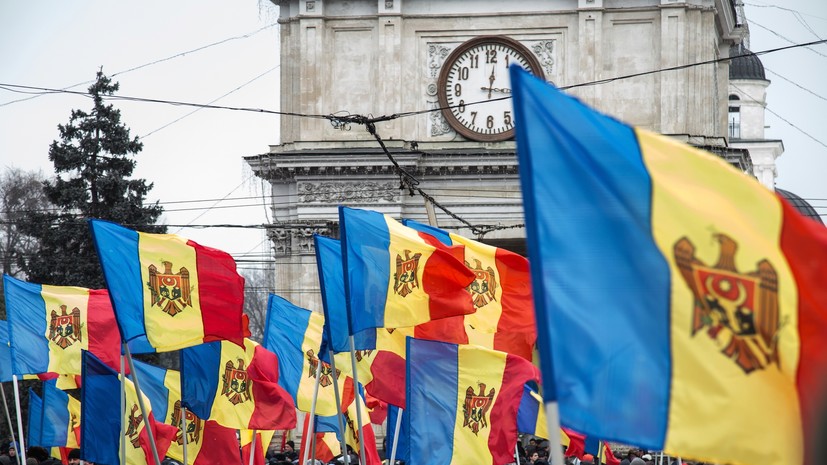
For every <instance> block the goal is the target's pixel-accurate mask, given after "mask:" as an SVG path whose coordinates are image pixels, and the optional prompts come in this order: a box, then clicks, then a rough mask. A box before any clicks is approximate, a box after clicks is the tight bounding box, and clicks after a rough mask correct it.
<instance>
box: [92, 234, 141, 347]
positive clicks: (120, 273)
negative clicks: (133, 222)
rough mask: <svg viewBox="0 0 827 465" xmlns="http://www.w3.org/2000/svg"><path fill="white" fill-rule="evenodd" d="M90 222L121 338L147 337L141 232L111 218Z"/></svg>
mask: <svg viewBox="0 0 827 465" xmlns="http://www.w3.org/2000/svg"><path fill="white" fill-rule="evenodd" d="M89 224H90V226H91V229H92V237H93V239H94V243H95V248H96V249H97V252H98V259H99V260H100V263H101V267H102V268H103V277H104V279H105V281H106V287H107V289H109V297H110V299H111V300H112V307H113V308H114V310H115V316H116V317H117V320H118V327H119V328H120V330H121V338H122V340H124V341H127V342H129V341H131V340H133V339H135V338H139V337H144V338H145V337H146V327H145V325H144V294H143V289H144V283H143V280H142V278H141V262H140V258H139V254H138V233H137V232H136V231H133V230H131V229H128V228H124V227H123V226H120V225H117V224H115V223H110V222H108V221H101V220H89ZM131 348H132V346H130V349H131ZM135 348H139V346H135Z"/></svg>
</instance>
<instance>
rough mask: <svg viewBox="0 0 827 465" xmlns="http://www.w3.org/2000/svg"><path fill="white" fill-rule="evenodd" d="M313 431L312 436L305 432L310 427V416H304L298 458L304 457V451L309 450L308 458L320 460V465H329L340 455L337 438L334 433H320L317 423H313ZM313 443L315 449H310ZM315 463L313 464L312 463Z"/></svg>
mask: <svg viewBox="0 0 827 465" xmlns="http://www.w3.org/2000/svg"><path fill="white" fill-rule="evenodd" d="M313 425H314V428H313V429H314V430H315V432H313V433H312V434H311V433H309V432H308V431H307V429H308V426H310V415H305V416H304V426H303V427H302V443H301V448H300V450H299V457H302V458H303V457H304V456H305V450H306V449H307V448H311V450H310V452H309V453H308V457H310V458H311V459H313V458H315V459H316V460H320V461H321V462H322V463H330V461H331V460H333V459H334V458H336V456H338V455H339V454H341V453H342V445H341V442H339V438H338V437H337V434H336V433H335V432H334V431H328V432H320V430H319V428H318V427H317V425H318V424H317V423H314V424H313ZM314 443H315V449H312V447H313V445H314ZM314 463H315V462H314Z"/></svg>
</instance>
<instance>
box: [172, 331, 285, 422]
mask: <svg viewBox="0 0 827 465" xmlns="http://www.w3.org/2000/svg"><path fill="white" fill-rule="evenodd" d="M278 365H279V363H278V359H277V358H276V355H275V354H273V353H272V352H270V351H269V350H267V349H265V348H264V347H262V346H260V345H259V344H257V343H255V342H253V341H251V340H249V339H247V340H245V341H244V348H242V347H239V346H238V345H236V344H233V343H231V342H229V341H215V342H210V343H207V344H201V345H198V346H194V347H188V348H186V349H183V350H182V351H181V377H182V379H183V389H182V393H181V394H182V403H183V405H184V406H186V407H187V408H188V409H191V410H192V412H193V413H194V414H195V415H196V416H198V417H199V418H209V419H211V420H215V421H216V422H218V423H219V424H221V425H223V426H226V427H228V428H236V429H257V430H278V429H292V428H294V427H295V426H296V410H295V404H294V403H293V399H292V397H290V394H289V393H288V392H287V391H285V390H284V388H282V387H281V386H279V384H278V379H279V376H278V370H279V367H278Z"/></svg>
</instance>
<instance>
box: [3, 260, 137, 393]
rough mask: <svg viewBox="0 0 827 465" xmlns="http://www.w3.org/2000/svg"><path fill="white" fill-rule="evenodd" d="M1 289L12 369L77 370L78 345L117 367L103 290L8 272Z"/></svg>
mask: <svg viewBox="0 0 827 465" xmlns="http://www.w3.org/2000/svg"><path fill="white" fill-rule="evenodd" d="M3 288H4V291H5V297H6V314H7V317H8V324H9V344H10V347H11V359H12V365H11V366H12V370H13V372H14V373H16V374H42V373H56V374H64V375H80V372H81V350H88V351H90V352H92V353H93V354H95V356H97V357H98V358H99V359H100V360H101V361H103V362H104V363H106V364H107V365H109V366H110V367H113V368H114V367H119V366H120V354H121V351H120V348H121V340H120V337H119V336H118V331H117V324H116V323H115V315H114V314H113V312H112V304H111V303H110V302H109V294H108V292H107V291H106V290H105V289H86V288H82V287H70V286H48V285H45V284H43V285H40V284H33V283H28V282H25V281H20V280H19V279H15V278H12V277H11V276H8V275H4V276H3ZM49 377H54V375H51V376H49Z"/></svg>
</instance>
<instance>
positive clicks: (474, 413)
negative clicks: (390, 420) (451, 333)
mask: <svg viewBox="0 0 827 465" xmlns="http://www.w3.org/2000/svg"><path fill="white" fill-rule="evenodd" d="M407 369H408V394H407V402H408V405H407V408H406V414H407V417H408V418H407V421H408V428H407V431H409V434H410V437H409V439H408V447H409V448H410V463H415V464H417V465H430V464H434V465H436V464H440V465H444V464H446V463H474V464H478V465H488V464H490V465H498V464H502V463H509V462H511V461H512V460H513V458H514V441H515V439H516V438H517V411H518V409H519V406H520V399H521V398H522V395H523V386H524V385H525V383H527V382H529V381H536V380H537V377H538V374H537V369H536V368H535V367H534V366H533V365H532V364H531V362H529V361H528V360H526V359H524V358H522V357H519V356H516V355H512V354H506V353H505V352H499V351H494V350H489V349H483V348H480V347H476V346H470V345H457V344H447V343H444V342H435V341H425V340H419V339H412V338H409V339H408V360H407Z"/></svg>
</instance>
